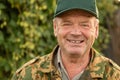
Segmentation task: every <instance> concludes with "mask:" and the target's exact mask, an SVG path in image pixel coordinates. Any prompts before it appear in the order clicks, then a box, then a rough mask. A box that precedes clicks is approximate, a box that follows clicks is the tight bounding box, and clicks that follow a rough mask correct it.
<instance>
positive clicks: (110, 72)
mask: <svg viewBox="0 0 120 80" xmlns="http://www.w3.org/2000/svg"><path fill="white" fill-rule="evenodd" d="M98 25H99V20H98V11H97V7H96V1H95V0H58V1H57V8H56V11H55V15H54V20H53V26H54V34H55V36H56V38H57V41H58V45H57V46H56V47H55V49H54V50H53V52H51V53H50V54H48V55H45V56H43V57H37V58H35V59H33V60H31V61H29V62H28V63H26V64H25V65H23V66H22V67H21V68H20V69H19V70H17V72H16V73H15V75H14V76H13V78H12V80H120V67H119V66H118V65H117V64H115V63H114V62H113V61H112V60H110V59H108V58H106V57H104V56H102V55H101V54H99V53H98V52H97V51H96V50H95V49H93V48H92V45H93V43H94V41H95V39H96V38H97V37H98V31H99V26H98Z"/></svg>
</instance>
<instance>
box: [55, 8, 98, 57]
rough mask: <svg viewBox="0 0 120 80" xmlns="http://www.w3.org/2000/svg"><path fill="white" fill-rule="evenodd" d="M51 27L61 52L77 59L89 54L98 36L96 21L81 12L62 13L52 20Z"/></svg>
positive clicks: (89, 15)
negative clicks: (52, 26)
mask: <svg viewBox="0 0 120 80" xmlns="http://www.w3.org/2000/svg"><path fill="white" fill-rule="evenodd" d="M53 25H54V34H55V36H56V37H57V40H58V44H59V46H60V48H61V52H62V53H63V54H67V55H76V56H77V57H79V56H82V55H84V54H86V53H88V54H89V51H90V48H91V47H92V45H93V43H94V40H95V38H97V36H98V21H97V19H96V18H95V17H94V16H92V15H91V14H89V13H87V12H85V11H82V10H71V11H67V12H65V13H62V14H61V15H60V16H58V17H56V18H55V19H54V21H53Z"/></svg>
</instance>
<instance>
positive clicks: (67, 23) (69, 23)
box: [62, 22, 72, 26]
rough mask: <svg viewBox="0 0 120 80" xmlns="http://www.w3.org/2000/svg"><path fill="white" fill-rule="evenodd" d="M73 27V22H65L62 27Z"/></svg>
mask: <svg viewBox="0 0 120 80" xmlns="http://www.w3.org/2000/svg"><path fill="white" fill-rule="evenodd" d="M71 25H72V23H71V22H63V23H62V26H71Z"/></svg>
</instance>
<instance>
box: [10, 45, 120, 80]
mask: <svg viewBox="0 0 120 80" xmlns="http://www.w3.org/2000/svg"><path fill="white" fill-rule="evenodd" d="M57 49H58V46H57V47H56V48H55V49H54V50H53V52H52V53H50V54H48V55H45V56H43V57H36V58H35V59H33V60H31V61H29V62H28V63H26V64H25V65H23V66H22V67H21V68H20V69H18V70H17V71H16V73H15V74H14V76H13V77H12V80H62V79H61V75H60V72H59V71H58V70H57V68H56V67H55V66H54V64H53V61H54V55H56V53H57ZM80 80H120V67H119V66H118V65H117V64H115V63H114V62H113V61H112V60H110V59H108V58H106V57H104V56H102V55H101V54H99V53H98V52H97V51H96V50H94V49H92V54H91V60H90V63H89V65H88V67H87V68H86V70H85V71H84V73H83V74H82V76H81V78H80Z"/></svg>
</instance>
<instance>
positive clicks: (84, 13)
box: [58, 9, 94, 17]
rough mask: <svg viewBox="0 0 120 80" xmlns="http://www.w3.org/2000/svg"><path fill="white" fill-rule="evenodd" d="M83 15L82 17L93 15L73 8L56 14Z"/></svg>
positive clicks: (62, 15) (63, 15) (61, 15)
mask: <svg viewBox="0 0 120 80" xmlns="http://www.w3.org/2000/svg"><path fill="white" fill-rule="evenodd" d="M72 15H74V16H75V15H76V16H84V17H94V16H93V15H92V14H91V13H88V12H86V11H84V10H80V9H73V10H68V11H65V12H63V13H62V14H60V15H58V17H65V16H72Z"/></svg>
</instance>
